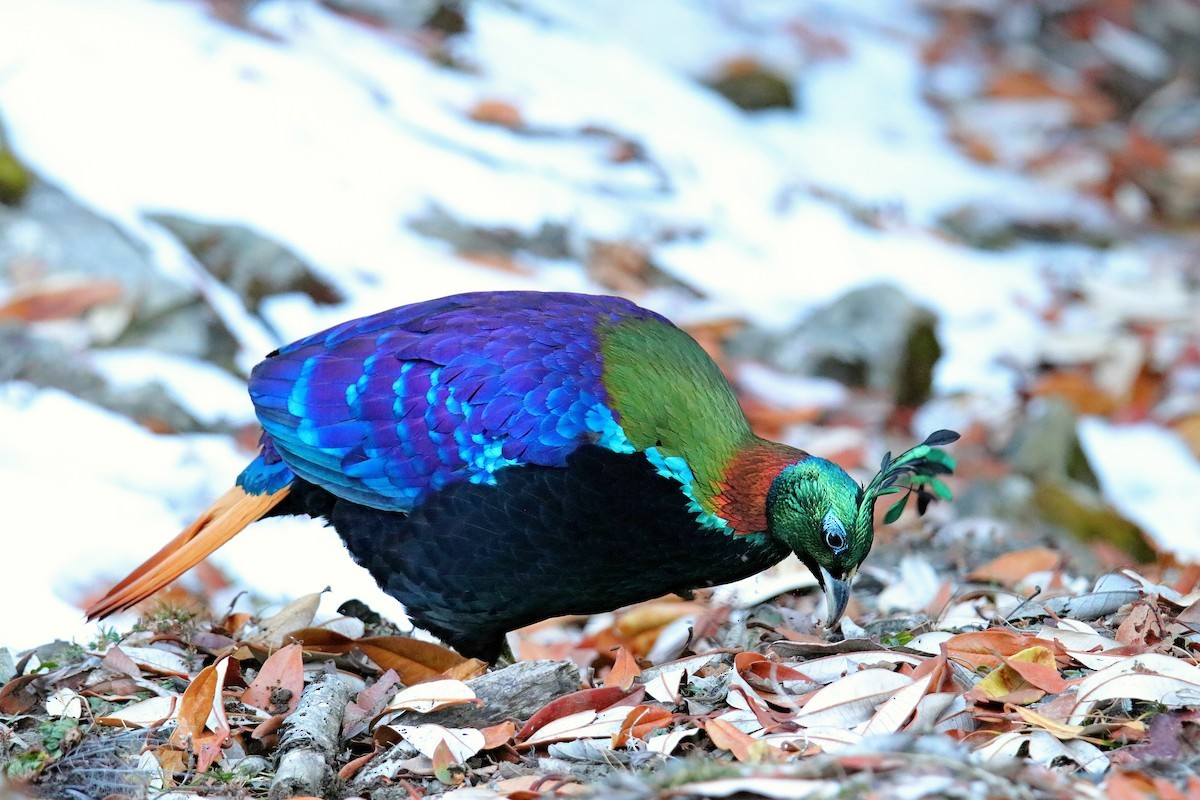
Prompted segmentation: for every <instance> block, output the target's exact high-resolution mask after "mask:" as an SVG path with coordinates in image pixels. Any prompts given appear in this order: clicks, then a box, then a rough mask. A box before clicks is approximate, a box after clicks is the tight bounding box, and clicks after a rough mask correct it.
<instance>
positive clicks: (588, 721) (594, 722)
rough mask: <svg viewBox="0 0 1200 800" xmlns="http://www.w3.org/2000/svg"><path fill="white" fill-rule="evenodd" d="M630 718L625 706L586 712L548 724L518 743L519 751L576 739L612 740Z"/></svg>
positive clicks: (570, 715)
mask: <svg viewBox="0 0 1200 800" xmlns="http://www.w3.org/2000/svg"><path fill="white" fill-rule="evenodd" d="M628 716H629V709H628V708H626V707H624V706H615V707H609V708H606V709H604V710H602V711H592V710H585V711H579V712H577V713H575V714H569V715H567V716H565V717H559V718H558V719H556V720H553V721H551V722H548V723H546V724H545V725H543V726H542V727H541V728H539V729H538V731H537V733H535V734H534V735H532V736H530V737H529V738H528V739H525V740H524V741H520V742H518V743H517V749H518V750H524V749H527V748H530V747H536V746H538V745H543V744H552V743H554V742H567V741H573V740H576V739H610V740H611V739H612V737H614V736H616V735H617V733H619V732H620V730H621V724H622V723H623V722H624V721H625V719H626V718H627V717H628Z"/></svg>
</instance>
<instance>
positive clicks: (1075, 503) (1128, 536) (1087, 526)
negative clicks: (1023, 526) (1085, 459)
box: [1033, 481, 1157, 564]
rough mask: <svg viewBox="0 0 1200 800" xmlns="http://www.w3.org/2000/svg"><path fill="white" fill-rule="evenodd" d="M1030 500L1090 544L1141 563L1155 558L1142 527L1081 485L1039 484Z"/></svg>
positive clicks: (1045, 514)
mask: <svg viewBox="0 0 1200 800" xmlns="http://www.w3.org/2000/svg"><path fill="white" fill-rule="evenodd" d="M1033 501H1034V504H1035V505H1036V507H1037V508H1038V510H1039V511H1041V513H1042V516H1043V517H1044V518H1045V519H1046V521H1047V522H1050V523H1051V524H1054V525H1057V526H1058V527H1060V528H1063V529H1064V530H1066V531H1067V532H1069V533H1070V534H1071V535H1072V536H1073V537H1074V538H1075V539H1078V540H1079V541H1081V542H1084V543H1086V544H1088V545H1091V546H1092V547H1097V546H1100V547H1107V548H1108V549H1110V552H1111V551H1112V550H1115V551H1117V553H1119V554H1124V555H1126V556H1130V557H1132V558H1133V559H1135V560H1136V561H1137V562H1138V563H1141V564H1146V563H1151V562H1153V561H1154V560H1155V559H1156V557H1157V553H1156V551H1155V549H1154V547H1153V546H1152V545H1151V544H1150V540H1149V537H1147V536H1146V534H1145V532H1143V531H1142V529H1141V528H1139V527H1138V526H1137V525H1135V524H1134V523H1132V522H1130V521H1129V520H1127V519H1125V517H1123V516H1121V514H1120V513H1119V512H1118V511H1117V510H1116V509H1114V508H1113V507H1112V506H1110V505H1108V504H1107V503H1105V502H1104V500H1103V498H1101V497H1100V495H1099V493H1098V492H1095V491H1092V490H1091V489H1088V488H1087V487H1086V486H1083V485H1082V484H1079V483H1066V482H1061V481H1044V482H1041V483H1038V484H1036V485H1035V486H1034V492H1033ZM1118 560H1120V559H1118Z"/></svg>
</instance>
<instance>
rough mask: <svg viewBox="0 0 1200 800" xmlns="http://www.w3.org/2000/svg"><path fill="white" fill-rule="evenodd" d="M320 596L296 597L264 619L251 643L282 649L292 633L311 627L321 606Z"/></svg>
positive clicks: (320, 593) (314, 593) (319, 594)
mask: <svg viewBox="0 0 1200 800" xmlns="http://www.w3.org/2000/svg"><path fill="white" fill-rule="evenodd" d="M322 594H324V593H323V592H313V593H312V594H306V595H304V596H303V597H297V598H296V599H295V600H293V601H292V602H290V603H288V604H287V605H286V606H284V607H283V608H281V609H280V610H279V612H278V613H276V614H274V615H272V616H270V617H268V618H267V619H264V620H263V621H262V622H261V623H260V624H259V626H258V632H257V633H256V634H255V635H254V636H253V637H252V638H251V641H253V642H258V643H260V644H262V645H264V646H265V647H269V648H272V649H275V648H278V647H282V646H283V645H284V644H285V643H286V642H288V641H290V637H291V635H292V634H293V633H295V632H297V631H300V630H304V629H305V628H307V627H309V626H310V625H312V622H313V617H315V616H316V615H317V607H318V606H319V605H320V604H321V595H322Z"/></svg>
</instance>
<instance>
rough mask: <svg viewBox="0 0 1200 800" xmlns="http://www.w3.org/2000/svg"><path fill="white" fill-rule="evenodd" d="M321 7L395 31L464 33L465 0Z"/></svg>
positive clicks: (363, 0) (389, 0)
mask: <svg viewBox="0 0 1200 800" xmlns="http://www.w3.org/2000/svg"><path fill="white" fill-rule="evenodd" d="M322 4H323V5H326V6H328V7H329V8H331V9H333V10H334V11H337V12H339V13H341V14H347V15H349V16H352V17H356V18H359V19H366V20H370V21H372V22H374V23H375V24H377V25H382V26H384V27H387V28H393V29H398V30H415V29H417V28H426V29H428V30H434V31H439V32H441V33H445V34H455V33H462V32H463V31H465V30H466V29H467V18H466V8H465V6H466V2H465V0H322Z"/></svg>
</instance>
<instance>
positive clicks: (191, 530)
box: [87, 486, 290, 620]
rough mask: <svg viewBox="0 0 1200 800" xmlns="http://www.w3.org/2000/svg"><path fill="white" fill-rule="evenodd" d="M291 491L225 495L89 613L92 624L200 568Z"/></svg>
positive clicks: (119, 584) (240, 492)
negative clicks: (207, 559) (197, 566)
mask: <svg viewBox="0 0 1200 800" xmlns="http://www.w3.org/2000/svg"><path fill="white" fill-rule="evenodd" d="M289 488H290V487H288V486H285V487H283V488H282V489H280V490H279V491H277V492H275V493H274V494H246V492H244V491H242V489H241V488H240V487H234V488H233V489H230V490H229V491H228V492H226V493H225V494H223V495H221V497H220V498H218V499H217V501H216V502H215V503H213V504H212V505H211V506H209V507H208V510H207V511H205V512H204V513H203V514H201V515H200V516H199V517H198V518H197V519H196V521H195V522H193V523H192V524H191V525H188V526H187V527H186V528H184V529H183V530H182V531H181V532H180V533H179V535H178V536H176V537H175V538H174V539H172V540H171V541H169V542H167V544H166V545H165V546H164V547H163V548H162V549H161V550H159V551H158V552H157V553H155V554H154V555H152V556H150V558H148V559H146V562H145V563H144V564H142V565H141V566H140V567H138V568H137V569H135V570H134V571H133V572H131V573H129V577H127V578H125V580H123V581H121V582H120V583H118V584H117V585H116V586H114V587H113V588H112V589H110V590H109V592H108V594H106V595H104V597H102V598H100V599H99V600H97V601H96V602H95V603H93V604H92V605H91V606H90V607H89V608H88V610H87V616H88V619H89V620H92V619H97V618H102V617H107V616H108V615H109V614H115V613H116V612H118V611H124V610H125V609H127V608H129V607H130V606H133V605H135V604H137V603H140V602H141V601H143V600H145V599H146V598H147V597H149V596H150V595H152V594H154V593H155V592H157V591H158V590H159V589H161V588H163V587H164V586H166V585H167V584H168V583H170V582H171V581H173V580H175V579H176V578H178V577H179V576H180V575H182V574H183V573H185V572H187V571H188V570H189V569H191V568H192V567H194V566H196V565H197V564H199V563H200V562H201V561H203V560H204V559H205V558H207V557H208V556H209V555H210V554H212V553H213V552H214V551H216V549H217V548H218V547H220V546H221V545H223V544H225V543H226V542H228V541H229V540H230V539H232V538H233V537H234V536H237V535H238V534H239V533H241V532H242V530H243V529H245V527H246V526H247V525H249V524H250V523H252V522H254V521H256V520H259V519H262V517H263V516H264V515H265V514H266V513H267V512H268V511H270V510H271V509H272V508H274V507H275V506H276V505H278V504H279V501H281V500H283V498H285V497H287V495H288V490H289Z"/></svg>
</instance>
